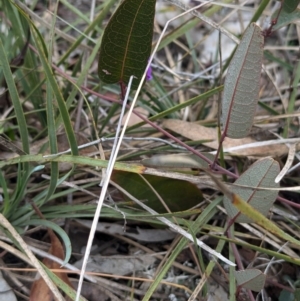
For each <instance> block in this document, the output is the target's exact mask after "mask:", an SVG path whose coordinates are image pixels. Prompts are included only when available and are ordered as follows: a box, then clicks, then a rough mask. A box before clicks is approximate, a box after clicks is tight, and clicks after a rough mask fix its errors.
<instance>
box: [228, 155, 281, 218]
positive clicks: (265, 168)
mask: <svg viewBox="0 0 300 301" xmlns="http://www.w3.org/2000/svg"><path fill="white" fill-rule="evenodd" d="M279 171H280V170H279V164H278V162H277V161H275V160H273V159H272V158H264V159H261V160H258V161H256V162H255V163H254V164H253V165H251V166H250V168H249V169H248V170H247V171H245V172H244V173H243V174H242V175H241V176H240V177H239V178H238V179H237V180H236V181H235V183H234V184H235V185H237V186H235V185H233V186H232V188H231V189H230V190H231V191H232V192H233V193H234V194H237V195H238V196H240V197H241V198H242V199H243V200H245V201H246V202H247V203H249V204H250V205H251V206H252V207H253V208H255V209H256V210H258V211H259V212H260V213H261V214H263V215H267V214H268V212H269V210H270V207H271V206H272V205H273V203H274V201H275V199H276V197H277V195H278V191H275V190H259V189H258V188H259V187H270V188H278V187H279V184H278V183H275V178H276V176H277V175H278V173H279ZM238 185H244V186H250V188H246V187H239V186H238ZM252 187H253V188H252ZM224 207H225V209H226V211H227V213H228V215H229V217H230V218H235V217H236V216H237V215H238V214H239V211H238V210H237V209H236V208H235V206H233V205H232V203H231V200H230V199H229V198H228V197H224ZM235 221H236V222H238V223H250V222H252V220H251V219H250V218H247V217H246V216H245V215H242V214H239V215H238V216H237V218H236V219H235Z"/></svg>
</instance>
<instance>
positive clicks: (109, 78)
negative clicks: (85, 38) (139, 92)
mask: <svg viewBox="0 0 300 301" xmlns="http://www.w3.org/2000/svg"><path fill="white" fill-rule="evenodd" d="M155 3H156V1H155V0H124V1H123V2H122V3H121V5H120V6H119V8H118V9H117V10H116V12H115V13H114V14H113V16H112V17H111V19H110V20H109V23H108V25H107V27H106V28H105V31H104V34H103V37H102V42H101V47H100V57H99V65H98V74H99V78H100V80H102V81H103V82H105V83H107V84H114V83H117V82H123V83H125V84H128V82H129V78H130V76H132V75H134V76H135V77H136V78H135V79H134V80H133V84H132V88H133V89H136V88H137V86H138V84H139V81H140V79H141V77H142V75H143V73H144V71H145V68H146V66H147V62H148V59H149V56H150V53H151V44H152V36H153V22H154V14H155Z"/></svg>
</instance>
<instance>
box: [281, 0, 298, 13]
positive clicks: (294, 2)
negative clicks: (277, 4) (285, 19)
mask: <svg viewBox="0 0 300 301" xmlns="http://www.w3.org/2000/svg"><path fill="white" fill-rule="evenodd" d="M299 3H300V0H284V1H283V4H282V10H283V11H285V12H287V13H289V14H290V13H292V12H293V11H294V10H295V9H296V8H297V6H298V5H299Z"/></svg>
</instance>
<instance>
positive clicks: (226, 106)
mask: <svg viewBox="0 0 300 301" xmlns="http://www.w3.org/2000/svg"><path fill="white" fill-rule="evenodd" d="M263 43H264V38H263V36H262V33H261V29H260V27H259V26H258V25H256V24H255V23H251V24H250V26H249V27H248V28H247V29H246V32H245V34H244V36H243V39H242V40H241V43H240V44H239V46H238V47H237V50H236V52H235V54H234V56H233V58H232V60H231V62H230V65H229V67H228V72H227V75H226V79H225V83H224V96H223V102H222V122H223V130H224V132H225V133H226V136H228V137H230V138H243V137H245V136H247V135H248V133H249V132H250V130H251V127H252V123H253V118H254V114H255V109H256V105H257V102H258V94H259V81H260V73H261V65H262V57H263Z"/></svg>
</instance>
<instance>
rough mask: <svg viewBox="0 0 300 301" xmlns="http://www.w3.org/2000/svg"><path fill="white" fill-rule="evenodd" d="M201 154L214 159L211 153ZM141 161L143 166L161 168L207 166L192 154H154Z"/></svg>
mask: <svg viewBox="0 0 300 301" xmlns="http://www.w3.org/2000/svg"><path fill="white" fill-rule="evenodd" d="M203 155H204V156H205V157H207V158H208V159H210V160H211V161H213V160H214V156H213V155H211V154H203ZM141 163H142V164H144V165H145V166H151V167H162V168H208V163H207V162H206V161H204V160H203V159H201V158H200V157H198V156H196V155H194V154H171V155H156V156H152V157H151V158H148V159H143V160H142V162H141Z"/></svg>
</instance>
